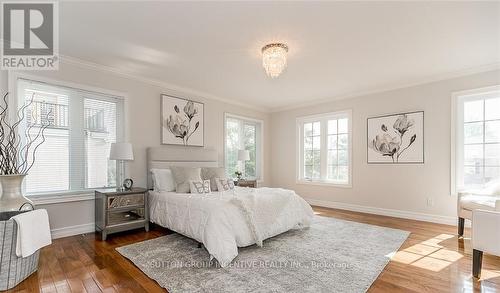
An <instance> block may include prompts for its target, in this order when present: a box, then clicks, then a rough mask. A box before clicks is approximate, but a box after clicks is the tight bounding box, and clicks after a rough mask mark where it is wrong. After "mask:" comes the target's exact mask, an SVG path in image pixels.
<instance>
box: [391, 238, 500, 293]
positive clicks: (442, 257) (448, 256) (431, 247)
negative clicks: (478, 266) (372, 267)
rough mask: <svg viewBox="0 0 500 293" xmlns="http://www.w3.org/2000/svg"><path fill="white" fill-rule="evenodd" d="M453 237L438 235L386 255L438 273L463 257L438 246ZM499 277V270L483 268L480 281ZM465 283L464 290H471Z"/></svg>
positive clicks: (393, 259)
mask: <svg viewBox="0 0 500 293" xmlns="http://www.w3.org/2000/svg"><path fill="white" fill-rule="evenodd" d="M454 237H456V236H455V235H451V234H440V235H438V236H436V237H433V238H430V239H427V240H424V241H422V242H420V243H417V244H415V245H412V246H410V247H407V248H405V249H402V250H400V251H398V252H396V253H392V254H391V255H388V257H391V260H392V261H395V262H399V263H402V264H405V265H412V266H415V267H418V268H421V269H426V270H430V271H434V272H439V271H441V270H443V269H445V268H446V267H448V266H450V265H451V264H452V263H454V262H456V261H458V260H460V259H461V258H463V257H464V255H463V254H462V253H460V252H457V251H455V250H450V249H447V248H445V247H444V246H443V245H441V244H440V243H441V242H443V241H445V240H448V239H452V238H454ZM465 240H467V239H465ZM471 267H472V263H471ZM499 277H500V270H488V269H485V268H483V269H482V272H481V281H486V280H488V279H493V278H499ZM471 278H472V276H471ZM467 283H468V284H464V285H466V286H465V287H464V288H466V287H469V286H470V288H471V289H472V283H470V282H467ZM484 289H488V288H484ZM483 292H485V291H483Z"/></svg>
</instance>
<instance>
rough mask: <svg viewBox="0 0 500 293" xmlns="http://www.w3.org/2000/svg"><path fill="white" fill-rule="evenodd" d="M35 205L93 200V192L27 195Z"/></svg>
mask: <svg viewBox="0 0 500 293" xmlns="http://www.w3.org/2000/svg"><path fill="white" fill-rule="evenodd" d="M27 198H29V199H30V200H31V201H33V204H35V205H47V204H58V203H67V202H76V201H87V200H94V193H89V192H82V193H77V194H46V195H43V194H37V195H31V196H27Z"/></svg>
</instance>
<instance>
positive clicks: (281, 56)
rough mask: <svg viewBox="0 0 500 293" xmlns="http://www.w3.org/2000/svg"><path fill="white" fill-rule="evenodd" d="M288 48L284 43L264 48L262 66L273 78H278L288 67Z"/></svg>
mask: <svg viewBox="0 0 500 293" xmlns="http://www.w3.org/2000/svg"><path fill="white" fill-rule="evenodd" d="M287 53H288V46H287V45H285V44H283V43H273V44H268V45H265V46H264V47H262V66H264V69H265V70H266V73H267V75H268V76H269V77H271V78H276V77H278V76H279V75H280V74H281V72H283V70H285V67H286V54H287Z"/></svg>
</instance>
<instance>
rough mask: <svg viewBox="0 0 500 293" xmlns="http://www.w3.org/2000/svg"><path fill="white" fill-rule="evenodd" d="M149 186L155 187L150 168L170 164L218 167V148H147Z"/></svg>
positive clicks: (165, 166)
mask: <svg viewBox="0 0 500 293" xmlns="http://www.w3.org/2000/svg"><path fill="white" fill-rule="evenodd" d="M147 158H148V171H147V172H148V188H152V187H153V180H152V179H151V172H150V170H151V169H153V168H156V169H166V168H169V167H170V166H184V167H218V166H219V162H218V154H217V151H216V150H213V149H205V148H190V147H173V146H162V147H152V148H148V150H147Z"/></svg>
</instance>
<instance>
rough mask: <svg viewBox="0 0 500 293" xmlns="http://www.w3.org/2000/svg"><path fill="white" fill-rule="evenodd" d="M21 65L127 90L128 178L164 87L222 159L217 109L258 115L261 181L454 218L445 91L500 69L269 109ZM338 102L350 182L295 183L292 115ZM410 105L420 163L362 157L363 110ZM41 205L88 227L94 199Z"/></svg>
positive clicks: (58, 226) (377, 207) (140, 159)
mask: <svg viewBox="0 0 500 293" xmlns="http://www.w3.org/2000/svg"><path fill="white" fill-rule="evenodd" d="M28 73H29V74H36V75H37V76H40V77H42V78H50V79H54V80H60V81H64V82H72V83H78V84H83V85H88V86H93V87H98V88H103V89H108V90H114V91H120V92H124V93H126V94H127V95H128V107H127V109H128V110H127V112H128V113H127V114H128V127H127V128H128V137H129V138H128V140H129V141H130V142H132V144H133V145H134V151H135V161H133V162H131V163H130V164H129V169H130V177H132V178H134V181H135V182H136V185H137V186H144V185H145V184H146V172H147V170H146V148H147V147H150V146H159V144H160V124H159V121H160V110H159V106H160V93H167V94H173V95H179V96H185V97H189V98H193V99H195V100H198V101H201V102H204V103H205V115H206V116H205V123H206V127H205V131H206V132H205V145H206V146H207V147H211V148H215V149H216V150H218V152H219V158H220V162H221V163H222V161H223V113H224V112H230V113H233V114H238V115H242V116H248V117H253V118H257V119H261V120H264V123H265V126H264V128H265V130H264V185H272V186H275V187H285V188H290V189H294V190H296V191H297V192H298V193H299V194H300V195H302V196H303V197H305V198H307V199H309V200H311V202H312V203H315V204H319V205H325V206H332V207H342V208H347V209H354V210H360V211H367V212H376V213H382V214H389V215H395V216H402V217H411V218H417V219H424V220H432V221H440V222H446V223H454V222H455V218H454V217H455V214H456V212H455V205H456V203H455V201H456V198H455V197H453V196H451V195H450V111H451V104H450V102H451V93H452V92H454V91H461V90H466V89H472V88H479V87H485V86H491V85H495V84H500V71H493V72H485V73H481V74H475V75H471V76H467V77H461V78H455V79H450V80H445V81H440V82H435V83H429V84H425V85H420V86H415V87H410V88H404V89H399V90H394V91H388V92H384V93H377V94H371V95H367V96H361V97H357V98H352V99H347V100H339V101H332V102H328V103H324V104H318V105H314V106H308V107H303V108H300V109H295V110H288V111H283V112H277V113H272V115H271V114H267V113H261V112H259V111H255V110H252V109H248V108H245V107H240V106H235V105H232V104H229V103H224V102H221V101H218V100H213V99H206V98H203V97H199V96H193V95H189V94H185V93H182V92H175V91H171V90H168V89H167V88H163V87H161V86H157V85H152V84H149V83H147V82H143V81H139V80H135V79H131V78H127V77H124V76H122V75H120V74H115V73H111V72H106V71H101V70H97V69H91V68H88V67H86V66H78V65H74V64H65V63H63V64H61V66H60V70H59V71H46V72H36V73H34V72H28ZM6 79H7V76H6V72H5V71H0V89H2V90H5V89H6V88H7V81H6ZM344 109H352V113H353V187H352V188H348V189H346V188H335V187H325V186H311V185H299V184H296V183H295V166H296V162H295V160H296V149H295V147H293V146H295V142H296V139H295V119H296V118H297V117H300V116H305V115H311V114H318V113H325V112H332V111H337V110H344ZM415 110H424V111H425V160H426V162H425V164H424V165H400V166H391V165H368V164H367V163H366V145H367V141H366V118H367V117H371V116H376V115H380V114H387V113H398V112H404V111H415ZM271 139H272V141H271ZM291 146H292V147H291ZM271 158H272V161H271ZM427 198H431V199H432V200H433V202H434V205H433V206H428V205H427ZM40 207H42V208H46V209H47V210H48V211H49V214H50V219H51V225H52V229H53V230H54V232H55V233H56V235H58V236H67V235H70V234H73V233H84V232H89V231H92V229H93V219H94V210H93V201H90V200H86V201H76V202H70V203H54V204H46V205H41V206H40Z"/></svg>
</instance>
